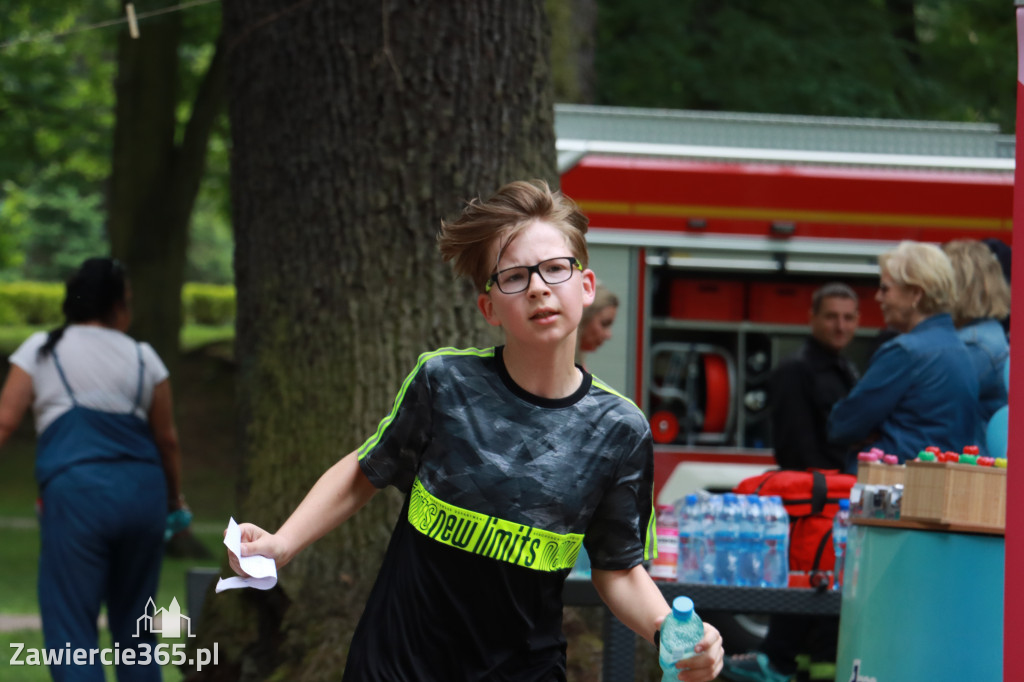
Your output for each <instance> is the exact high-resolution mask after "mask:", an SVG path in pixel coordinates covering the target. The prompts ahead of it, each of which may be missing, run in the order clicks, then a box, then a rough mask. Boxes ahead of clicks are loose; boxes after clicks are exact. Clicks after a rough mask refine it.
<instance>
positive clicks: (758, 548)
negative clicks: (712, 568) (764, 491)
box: [736, 495, 764, 587]
mask: <svg viewBox="0 0 1024 682" xmlns="http://www.w3.org/2000/svg"><path fill="white" fill-rule="evenodd" d="M741 501H742V502H743V505H742V510H743V511H742V514H741V516H740V537H739V547H738V560H739V566H738V568H737V571H736V582H737V584H738V585H744V586H754V587H760V586H761V582H762V580H763V575H764V571H763V569H762V559H763V557H764V517H763V515H762V511H761V498H760V497H758V496H757V495H747V496H746V497H745V498H741Z"/></svg>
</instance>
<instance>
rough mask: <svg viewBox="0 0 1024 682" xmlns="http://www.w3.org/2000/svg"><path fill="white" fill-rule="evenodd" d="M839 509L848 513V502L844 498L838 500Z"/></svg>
mask: <svg viewBox="0 0 1024 682" xmlns="http://www.w3.org/2000/svg"><path fill="white" fill-rule="evenodd" d="M839 508H840V509H842V510H846V511H849V509H850V500H848V499H846V498H845V497H844V498H842V499H840V500H839Z"/></svg>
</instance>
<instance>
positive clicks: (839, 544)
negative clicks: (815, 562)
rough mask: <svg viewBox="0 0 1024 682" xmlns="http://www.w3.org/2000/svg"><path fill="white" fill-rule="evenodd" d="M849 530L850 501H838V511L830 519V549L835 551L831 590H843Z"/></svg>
mask: <svg viewBox="0 0 1024 682" xmlns="http://www.w3.org/2000/svg"><path fill="white" fill-rule="evenodd" d="M849 529H850V501H849V500H839V511H838V512H836V516H835V518H834V519H832V547H833V548H834V549H835V551H836V565H835V568H834V569H833V572H832V589H833V590H842V589H843V574H844V570H843V569H844V564H845V563H846V538H847V535H848V533H849Z"/></svg>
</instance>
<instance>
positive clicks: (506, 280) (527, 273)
mask: <svg viewBox="0 0 1024 682" xmlns="http://www.w3.org/2000/svg"><path fill="white" fill-rule="evenodd" d="M574 268H575V269H576V270H579V271H580V272H582V271H583V264H582V263H580V262H579V260H578V259H576V258H573V257H572V256H562V257H560V258H548V259H547V260H542V261H541V262H539V263H537V264H536V265H519V266H517V267H514V268H506V269H505V270H500V271H498V272H496V273H494V274H493V275H491V277H490V279H488V280H487V286H485V287H484V291H487V292H489V291H490V290H491V287H492V286H494V285H495V284H497V285H498V290H499V291H501V293H503V294H518V293H519V292H520V291H526V289H527V288H528V287H529V286H530V277H532V276H533V274H534V273H537V276H538V277H540V278H541V279H542V280H543V281H544V282H545V283H547V284H561V283H562V282H566V281H568V280H569V278H570V277H572V271H573V269H574Z"/></svg>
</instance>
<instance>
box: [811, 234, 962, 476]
mask: <svg viewBox="0 0 1024 682" xmlns="http://www.w3.org/2000/svg"><path fill="white" fill-rule="evenodd" d="M878 263H879V266H880V268H881V273H880V282H879V286H878V293H877V294H876V296H875V300H877V301H878V303H879V304H880V306H881V308H882V315H883V317H884V319H885V324H886V326H888V327H890V328H892V329H893V330H895V331H897V332H899V334H898V336H896V337H894V338H892V339H890V340H888V341H886V342H885V343H884V344H882V346H881V347H880V348H879V349H878V350H877V351H876V352H875V354H874V355H873V356H872V358H871V364H870V365H869V366H868V368H867V371H865V373H864V376H863V377H862V378H861V380H860V381H859V382H858V383H857V385H856V386H855V387H854V388H853V390H852V391H851V392H850V394H849V395H848V396H846V397H845V398H843V399H842V400H840V401H839V402H837V403H836V404H835V406H834V407H833V408H832V413H831V415H830V416H829V421H828V432H829V439H830V440H831V441H833V442H835V443H839V444H842V445H846V446H849V447H850V448H851V450H850V452H848V453H847V464H846V471H848V472H849V473H856V469H857V459H856V450H857V449H866V448H871V447H877V448H881V449H882V450H883V451H885V452H886V453H887V454H893V455H896V456H897V457H898V458H899V461H900V462H903V461H905V460H906V459H908V458H913V457H914V456H916V454H917V453H918V452H919V451H921V450H922V449H924V448H925V447H927V446H929V445H935V446H938V447H939V448H941V449H943V450H954V451H956V452H961V451H962V449H963V447H964V446H965V445H974V444H977V443H976V439H977V434H978V433H979V429H980V428H981V426H980V425H979V421H980V415H979V410H978V407H977V403H978V378H977V375H976V374H975V372H974V369H973V364H972V362H971V358H970V355H969V353H968V351H967V347H966V346H965V345H964V342H963V341H962V340H961V339H960V337H959V335H958V334H957V331H956V328H955V327H954V326H953V318H952V316H951V315H950V310H951V309H952V307H953V304H954V301H955V300H956V296H957V288H956V275H955V274H954V272H953V265H952V263H950V260H949V258H948V257H947V256H946V254H945V253H943V252H942V249H940V248H939V247H938V246H935V245H934V244H924V243H920V242H912V241H904V242H901V243H900V244H899V245H898V246H897V247H896V248H895V249H892V250H890V251H887V252H885V253H883V254H881V255H880V256H879V257H878Z"/></svg>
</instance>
